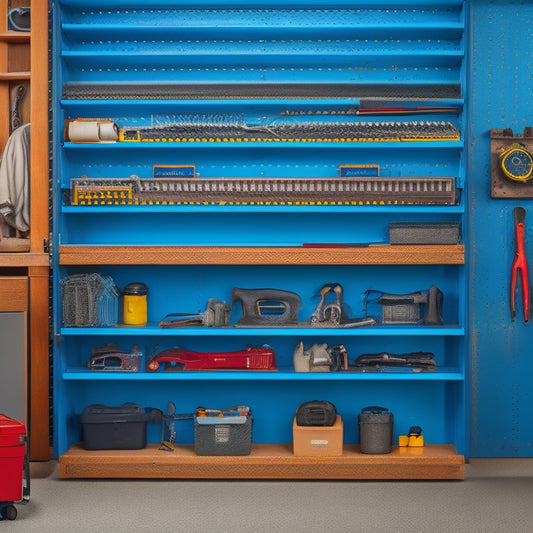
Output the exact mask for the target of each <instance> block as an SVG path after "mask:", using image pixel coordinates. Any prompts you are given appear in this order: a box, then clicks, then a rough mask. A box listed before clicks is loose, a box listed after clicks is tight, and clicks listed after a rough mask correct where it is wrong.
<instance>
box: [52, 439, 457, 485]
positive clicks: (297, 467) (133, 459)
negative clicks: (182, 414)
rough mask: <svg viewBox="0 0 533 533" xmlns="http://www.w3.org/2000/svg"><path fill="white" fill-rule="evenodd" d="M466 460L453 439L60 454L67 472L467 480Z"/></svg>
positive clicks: (156, 447) (65, 475) (78, 446)
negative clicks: (323, 447) (239, 450)
mask: <svg viewBox="0 0 533 533" xmlns="http://www.w3.org/2000/svg"><path fill="white" fill-rule="evenodd" d="M464 464H465V460H464V456H462V455H459V454H457V453H456V451H455V448H454V446H453V445H452V444H435V445H426V446H424V447H423V448H399V447H397V446H395V447H393V451H392V453H390V454H383V455H367V454H363V453H361V452H360V449H359V446H358V445H346V446H344V451H343V455H342V456H340V457H324V456H322V457H296V456H294V455H293V453H292V444H253V445H252V453H251V454H250V455H247V456H198V455H196V454H195V452H194V447H193V446H192V445H181V446H178V447H177V448H176V450H174V451H173V452H167V451H161V450H159V445H157V444H149V445H147V447H146V448H144V449H141V450H98V451H87V450H85V449H84V448H83V446H82V445H81V444H75V445H74V446H73V447H72V448H70V449H69V450H68V451H67V452H66V453H65V454H63V455H62V456H60V458H59V465H60V476H61V477H62V478H137V479H155V478H159V479H352V480H356V479H361V480H363V479H375V480H392V479H396V480H399V479H411V480H416V479H455V480H462V479H464Z"/></svg>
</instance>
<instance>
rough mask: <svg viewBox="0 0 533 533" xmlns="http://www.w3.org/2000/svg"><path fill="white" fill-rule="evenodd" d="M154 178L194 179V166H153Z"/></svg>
mask: <svg viewBox="0 0 533 533" xmlns="http://www.w3.org/2000/svg"><path fill="white" fill-rule="evenodd" d="M153 175H154V178H194V177H195V175H196V168H195V166H194V165H169V166H159V165H154V168H153Z"/></svg>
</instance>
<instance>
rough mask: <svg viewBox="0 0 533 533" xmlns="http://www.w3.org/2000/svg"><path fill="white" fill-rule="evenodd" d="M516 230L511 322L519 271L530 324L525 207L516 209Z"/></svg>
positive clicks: (526, 319) (526, 314)
mask: <svg viewBox="0 0 533 533" xmlns="http://www.w3.org/2000/svg"><path fill="white" fill-rule="evenodd" d="M513 215H514V228H515V235H516V252H515V255H514V259H513V267H512V271H511V320H514V319H515V316H516V310H515V300H514V297H515V286H516V278H517V275H518V271H520V277H521V281H522V305H523V307H524V320H525V322H529V281H528V273H527V259H526V246H525V221H526V210H525V209H524V208H523V207H515V208H514V210H513Z"/></svg>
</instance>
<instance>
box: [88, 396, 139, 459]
mask: <svg viewBox="0 0 533 533" xmlns="http://www.w3.org/2000/svg"><path fill="white" fill-rule="evenodd" d="M148 418H149V415H148V414H147V413H145V411H144V409H143V408H142V407H141V406H140V405H137V404H134V403H125V404H123V405H121V406H119V407H108V406H106V405H101V404H93V405H89V406H88V407H86V408H85V409H84V410H83V412H82V414H81V415H80V422H81V427H82V433H83V443H84V447H85V449H86V450H139V449H141V448H144V447H145V446H146V423H147V421H148Z"/></svg>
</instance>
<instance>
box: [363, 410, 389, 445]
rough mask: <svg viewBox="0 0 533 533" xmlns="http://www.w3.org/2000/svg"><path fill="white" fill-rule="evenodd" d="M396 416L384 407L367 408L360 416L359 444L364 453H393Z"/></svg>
mask: <svg viewBox="0 0 533 533" xmlns="http://www.w3.org/2000/svg"><path fill="white" fill-rule="evenodd" d="M393 424H394V416H393V414H392V413H389V412H388V409H386V408H384V407H377V406H372V407H365V408H364V409H362V410H361V413H360V414H359V442H360V445H361V452H362V453H373V454H384V453H390V452H392V428H393Z"/></svg>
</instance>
